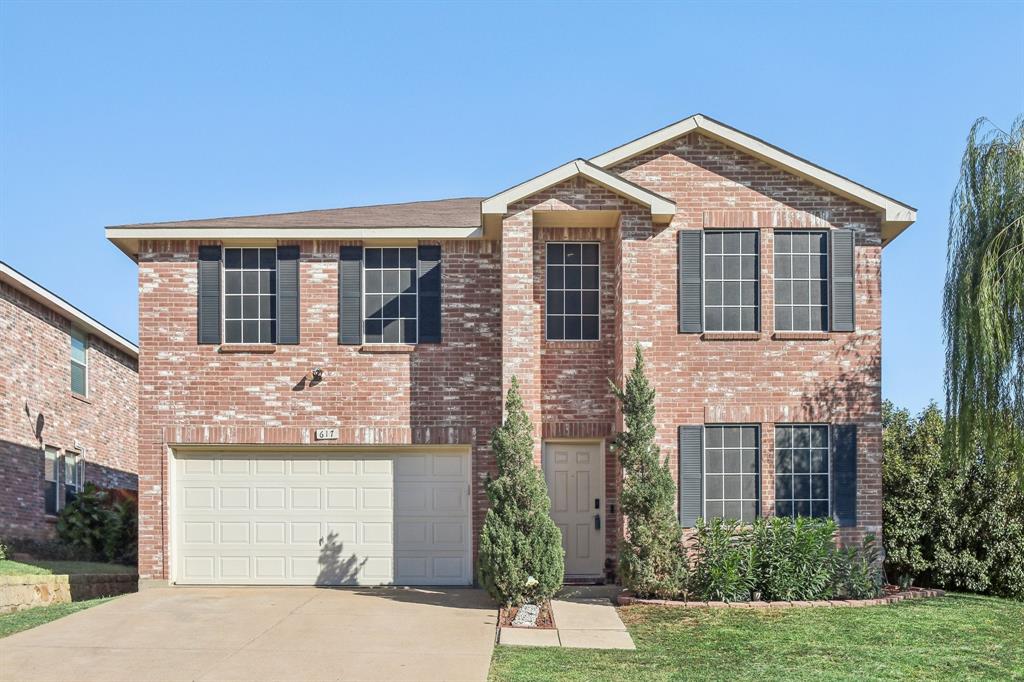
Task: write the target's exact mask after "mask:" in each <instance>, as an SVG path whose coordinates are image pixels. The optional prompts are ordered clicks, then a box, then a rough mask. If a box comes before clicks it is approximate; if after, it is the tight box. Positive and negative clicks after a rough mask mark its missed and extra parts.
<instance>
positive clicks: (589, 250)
mask: <svg viewBox="0 0 1024 682" xmlns="http://www.w3.org/2000/svg"><path fill="white" fill-rule="evenodd" d="M546 260H547V263H546V270H545V272H546V274H547V277H546V281H545V285H546V287H547V292H546V301H547V304H546V311H545V312H546V323H547V324H546V325H545V328H546V338H547V339H548V340H551V341H563V340H564V341H596V340H598V339H600V337H601V293H600V289H601V250H600V244H595V243H589V242H548V244H547V259H546Z"/></svg>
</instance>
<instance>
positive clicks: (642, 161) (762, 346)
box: [610, 133, 882, 539]
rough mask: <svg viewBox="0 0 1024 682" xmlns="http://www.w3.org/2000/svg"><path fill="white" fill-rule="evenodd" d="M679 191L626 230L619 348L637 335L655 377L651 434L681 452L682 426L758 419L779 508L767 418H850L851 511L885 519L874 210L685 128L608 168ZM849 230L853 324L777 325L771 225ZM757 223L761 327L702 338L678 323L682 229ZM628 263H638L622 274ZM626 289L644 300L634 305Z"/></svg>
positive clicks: (872, 524)
mask: <svg viewBox="0 0 1024 682" xmlns="http://www.w3.org/2000/svg"><path fill="white" fill-rule="evenodd" d="M610 170H613V171H615V172H618V173H621V174H622V175H623V176H624V177H625V178H626V179H628V180H630V181H632V182H635V183H637V184H640V185H642V186H644V187H647V188H649V189H651V190H653V191H655V192H658V193H659V194H662V195H664V196H666V197H669V198H671V199H673V200H675V201H676V204H677V207H678V212H677V215H676V217H675V218H674V219H673V220H672V223H671V225H669V226H668V227H666V228H662V229H658V230H655V232H654V233H653V234H648V233H647V232H646V231H645V230H639V231H627V230H623V232H622V239H623V245H622V249H623V256H622V264H621V266H622V269H623V272H624V273H626V275H625V281H624V285H623V286H624V287H629V288H630V289H631V292H632V293H630V294H623V296H622V298H623V299H624V300H626V301H627V304H626V305H625V306H624V308H623V324H622V329H623V332H622V334H623V337H624V338H623V339H622V348H623V352H624V353H625V354H626V361H627V364H630V363H631V356H630V355H629V353H628V349H629V348H631V347H632V346H633V345H634V344H635V343H641V344H643V345H644V346H645V352H646V357H647V359H648V363H649V367H650V376H651V377H652V379H653V380H654V385H655V388H656V389H657V391H658V403H657V412H658V419H659V428H658V439H659V444H660V445H661V447H662V452H663V453H667V454H669V455H671V463H672V467H673V470H674V469H675V467H676V461H677V442H676V440H677V432H676V427H677V426H678V425H683V424H715V423H729V422H733V423H740V422H742V423H756V424H760V425H761V433H762V512H763V513H765V514H768V513H771V512H772V510H773V509H774V445H773V444H774V428H773V424H775V423H795V422H821V423H841V422H846V423H854V424H857V426H858V430H857V439H858V491H857V496H858V500H857V501H858V510H857V511H858V521H859V527H858V529H857V530H856V531H846V532H845V533H844V536H845V537H847V538H849V539H854V538H857V537H859V536H860V535H861V532H862V531H868V532H874V533H880V532H881V456H882V453H881V227H880V222H879V215H878V213H877V212H875V211H872V210H870V209H868V208H865V207H863V206H861V205H859V204H855V203H853V202H851V201H849V200H847V199H845V198H843V197H840V196H838V195H835V194H831V193H829V192H827V191H826V190H824V189H821V188H819V187H817V186H815V185H813V184H811V183H810V182H807V181H804V180H801V179H799V178H796V177H794V176H791V175H788V174H787V173H785V172H783V171H780V170H778V169H775V168H773V167H771V166H769V165H768V164H766V163H763V162H761V161H759V160H757V159H755V158H753V157H750V156H748V155H745V154H743V153H741V152H739V151H736V150H733V149H731V148H729V147H727V146H725V145H723V144H721V143H719V142H716V141H713V140H711V139H709V138H706V137H704V136H702V135H699V134H696V133H691V134H689V135H686V136H684V137H682V138H678V139H676V140H674V141H672V142H669V143H667V144H665V145H663V146H662V147H660V148H658V149H654V150H651V151H649V152H647V153H645V154H642V155H640V156H638V157H636V158H634V159H631V160H628V161H626V162H624V163H622V164H621V165H620V166H618V167H615V168H612V169H610ZM819 226H833V227H843V228H850V229H853V230H855V232H856V273H857V274H856V278H857V280H856V297H857V299H856V304H857V309H856V331H855V332H852V333H830V334H827V335H825V338H823V339H820V340H777V339H774V338H773V328H774V308H773V306H774V300H773V292H774V287H773V273H772V268H773V260H774V259H773V242H774V240H773V228H775V227H778V228H800V227H819ZM702 227H708V228H712V227H756V228H759V229H760V233H761V273H762V274H761V333H760V334H759V335H758V338H756V339H755V340H742V341H721V340H708V339H706V338H702V335H699V334H678V333H677V310H676V305H675V300H674V297H675V295H676V267H677V265H676V248H677V247H676V232H677V231H678V230H679V229H695V228H702ZM630 275H633V276H630ZM631 300H637V301H647V300H649V301H651V302H652V303H641V304H636V305H632V304H630V303H629V301H631Z"/></svg>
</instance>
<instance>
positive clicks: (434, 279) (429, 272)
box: [417, 245, 441, 343]
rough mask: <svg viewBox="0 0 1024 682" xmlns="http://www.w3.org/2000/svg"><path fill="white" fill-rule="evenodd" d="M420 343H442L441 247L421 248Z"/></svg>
mask: <svg viewBox="0 0 1024 682" xmlns="http://www.w3.org/2000/svg"><path fill="white" fill-rule="evenodd" d="M417 265H418V268H419V273H418V277H419V299H420V310H419V325H420V334H419V340H420V343H441V247H440V246H436V245H429V246H421V247H420V248H419V263H418V264H417Z"/></svg>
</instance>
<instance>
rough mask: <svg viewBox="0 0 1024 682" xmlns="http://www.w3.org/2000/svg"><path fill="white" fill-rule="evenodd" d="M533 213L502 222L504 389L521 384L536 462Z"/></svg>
mask: <svg viewBox="0 0 1024 682" xmlns="http://www.w3.org/2000/svg"><path fill="white" fill-rule="evenodd" d="M533 291H534V272H533V212H532V211H531V210H530V209H526V210H524V211H521V212H519V213H514V214H512V215H510V216H508V217H507V218H505V219H504V220H503V221H502V238H501V389H502V401H504V396H505V394H506V393H507V392H508V387H509V384H510V383H511V381H512V377H513V376H515V377H516V378H517V379H518V380H519V388H520V392H521V395H522V397H523V404H524V406H525V408H526V413H527V414H528V415H529V416H530V419H531V420H532V421H533V426H534V460H535V461H536V462H537V464H538V466H539V465H540V454H541V449H540V446H541V408H540V405H541V400H540V398H541V376H540V339H541V333H542V327H541V321H540V311H539V306H538V305H537V303H536V301H534V298H533Z"/></svg>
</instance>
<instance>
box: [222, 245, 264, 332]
mask: <svg viewBox="0 0 1024 682" xmlns="http://www.w3.org/2000/svg"><path fill="white" fill-rule="evenodd" d="M224 339H225V341H226V342H227V343H275V342H276V340H277V249H274V248H225V249H224Z"/></svg>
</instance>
